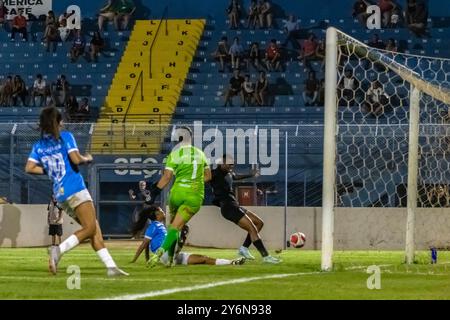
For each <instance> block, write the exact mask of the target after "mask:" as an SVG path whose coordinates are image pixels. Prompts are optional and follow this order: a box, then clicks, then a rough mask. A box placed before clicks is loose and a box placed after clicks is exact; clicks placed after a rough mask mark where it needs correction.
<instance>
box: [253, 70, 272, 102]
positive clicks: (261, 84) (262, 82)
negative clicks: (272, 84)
mask: <svg viewBox="0 0 450 320" xmlns="http://www.w3.org/2000/svg"><path fill="white" fill-rule="evenodd" d="M268 91H269V82H268V81H267V77H266V73H265V72H264V71H261V72H260V73H259V79H258V81H257V82H256V95H255V98H256V102H258V104H259V105H260V106H264V105H265V104H266V98H267V96H268Z"/></svg>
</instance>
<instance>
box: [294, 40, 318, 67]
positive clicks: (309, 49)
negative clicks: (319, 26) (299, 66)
mask: <svg viewBox="0 0 450 320" xmlns="http://www.w3.org/2000/svg"><path fill="white" fill-rule="evenodd" d="M316 49H317V41H316V36H315V35H314V34H313V33H310V34H309V36H308V39H306V40H305V41H303V46H302V49H301V51H300V56H299V57H298V58H299V59H300V60H301V61H302V62H303V65H304V66H305V67H306V68H308V69H309V70H310V71H312V66H311V60H313V59H315V56H316Z"/></svg>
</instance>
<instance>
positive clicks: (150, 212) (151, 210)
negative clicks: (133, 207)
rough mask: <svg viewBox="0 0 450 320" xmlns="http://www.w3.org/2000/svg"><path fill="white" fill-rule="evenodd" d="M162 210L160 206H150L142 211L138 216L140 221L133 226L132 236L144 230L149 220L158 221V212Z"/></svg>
mask: <svg viewBox="0 0 450 320" xmlns="http://www.w3.org/2000/svg"><path fill="white" fill-rule="evenodd" d="M159 210H160V208H159V207H158V206H150V207H148V208H145V209H142V210H141V211H140V212H139V214H138V219H137V220H136V221H135V222H134V223H133V225H132V226H131V234H132V235H133V236H134V235H136V234H137V233H138V232H139V231H141V230H142V229H144V227H145V224H146V223H147V220H148V219H150V220H151V221H155V220H156V212H157V211H159Z"/></svg>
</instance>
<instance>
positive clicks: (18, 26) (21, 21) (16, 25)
mask: <svg viewBox="0 0 450 320" xmlns="http://www.w3.org/2000/svg"><path fill="white" fill-rule="evenodd" d="M17 32H19V33H21V34H22V41H28V31H27V18H25V17H24V15H23V13H22V11H21V10H19V11H18V15H17V16H15V17H14V19H13V21H12V30H11V41H15V39H16V33H17Z"/></svg>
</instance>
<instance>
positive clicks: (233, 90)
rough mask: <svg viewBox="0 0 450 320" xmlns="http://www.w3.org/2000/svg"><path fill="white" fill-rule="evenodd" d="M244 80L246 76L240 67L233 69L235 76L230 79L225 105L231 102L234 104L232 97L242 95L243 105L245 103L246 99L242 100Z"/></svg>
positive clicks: (231, 104)
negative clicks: (242, 73)
mask: <svg viewBox="0 0 450 320" xmlns="http://www.w3.org/2000/svg"><path fill="white" fill-rule="evenodd" d="M243 82H244V78H242V77H241V75H240V71H239V69H235V70H234V71H233V77H232V78H231V79H230V87H229V88H228V91H227V93H226V95H225V104H224V107H226V106H227V105H228V103H230V106H231V107H232V106H233V103H232V99H231V98H233V97H234V96H240V97H241V105H243V104H244V101H242V95H241V94H240V93H241V90H242V83H243Z"/></svg>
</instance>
